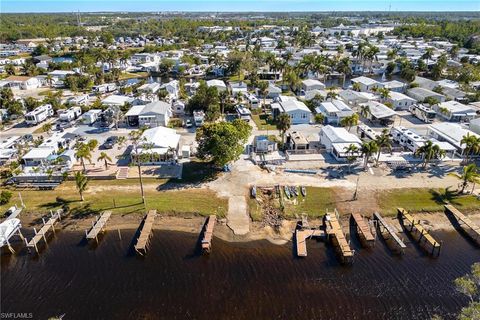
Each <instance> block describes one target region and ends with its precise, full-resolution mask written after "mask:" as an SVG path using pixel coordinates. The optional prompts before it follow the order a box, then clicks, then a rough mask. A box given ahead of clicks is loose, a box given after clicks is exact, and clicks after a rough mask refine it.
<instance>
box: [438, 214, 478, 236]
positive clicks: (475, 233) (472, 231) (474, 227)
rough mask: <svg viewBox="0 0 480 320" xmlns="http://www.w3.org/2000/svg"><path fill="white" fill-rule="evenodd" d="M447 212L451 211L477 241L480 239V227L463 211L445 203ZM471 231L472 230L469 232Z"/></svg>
mask: <svg viewBox="0 0 480 320" xmlns="http://www.w3.org/2000/svg"><path fill="white" fill-rule="evenodd" d="M445 212H447V213H450V214H451V215H453V216H454V217H455V219H457V221H458V224H459V225H460V226H461V227H462V228H463V229H464V230H465V232H467V233H468V234H469V235H470V236H471V237H472V238H473V239H475V241H477V242H478V241H479V238H480V227H478V226H477V225H476V224H475V223H473V221H472V220H470V219H469V218H468V217H467V216H465V215H464V214H463V213H461V212H460V211H459V210H458V209H457V208H455V207H454V206H452V205H445ZM469 231H470V232H469Z"/></svg>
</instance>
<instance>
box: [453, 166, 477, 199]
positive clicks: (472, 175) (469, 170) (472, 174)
mask: <svg viewBox="0 0 480 320" xmlns="http://www.w3.org/2000/svg"><path fill="white" fill-rule="evenodd" d="M449 175H450V176H453V177H456V178H458V179H459V180H462V189H461V190H460V193H463V192H464V191H465V188H466V187H467V185H468V184H469V183H472V184H473V187H472V193H473V190H475V184H476V183H479V182H480V173H479V172H478V167H477V165H476V164H475V163H470V164H469V165H466V166H464V167H463V170H462V174H458V173H454V172H450V173H449Z"/></svg>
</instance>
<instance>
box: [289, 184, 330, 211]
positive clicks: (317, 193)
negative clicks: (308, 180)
mask: <svg viewBox="0 0 480 320" xmlns="http://www.w3.org/2000/svg"><path fill="white" fill-rule="evenodd" d="M282 192H283V190H282ZM284 199H285V197H284ZM334 208H335V189H333V188H316V187H307V197H305V198H303V197H302V195H301V194H299V195H298V197H297V198H296V203H295V201H292V200H285V216H286V218H294V217H295V215H297V216H301V215H302V214H306V215H307V216H308V217H311V218H318V217H321V216H323V215H324V214H325V212H326V210H327V209H328V210H329V211H333V209H334Z"/></svg>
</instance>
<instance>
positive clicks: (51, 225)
mask: <svg viewBox="0 0 480 320" xmlns="http://www.w3.org/2000/svg"><path fill="white" fill-rule="evenodd" d="M60 213H61V211H57V212H56V213H52V212H51V213H50V218H49V219H48V221H47V222H45V219H44V218H42V221H43V226H42V228H41V229H40V230H39V231H37V229H36V228H33V231H35V235H34V236H33V238H32V239H30V241H27V239H25V243H26V245H27V248H35V251H37V253H38V246H37V245H38V243H39V242H40V240H42V239H43V240H44V241H45V243H47V237H46V234H47V232H48V231H49V230H50V229H52V231H53V233H55V223H57V222H58V221H59V220H61V217H60Z"/></svg>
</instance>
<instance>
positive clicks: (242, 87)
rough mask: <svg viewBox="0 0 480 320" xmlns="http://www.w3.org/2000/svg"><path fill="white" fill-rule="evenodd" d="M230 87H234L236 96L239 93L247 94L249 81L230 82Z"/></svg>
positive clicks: (233, 91) (233, 93) (233, 92)
mask: <svg viewBox="0 0 480 320" xmlns="http://www.w3.org/2000/svg"><path fill="white" fill-rule="evenodd" d="M230 88H232V95H233V96H236V95H237V94H238V93H242V94H246V93H247V92H248V88H247V83H246V82H243V81H240V82H232V83H230ZM219 91H220V89H219Z"/></svg>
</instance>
